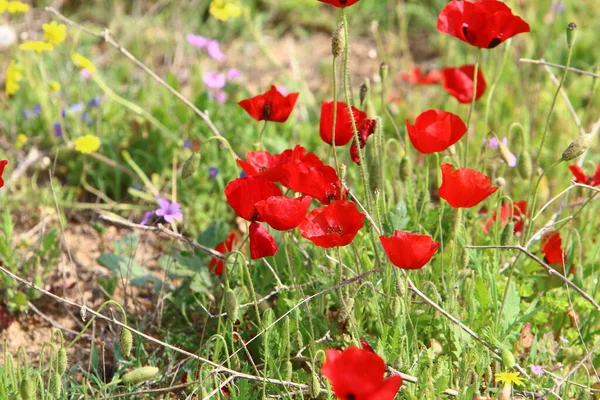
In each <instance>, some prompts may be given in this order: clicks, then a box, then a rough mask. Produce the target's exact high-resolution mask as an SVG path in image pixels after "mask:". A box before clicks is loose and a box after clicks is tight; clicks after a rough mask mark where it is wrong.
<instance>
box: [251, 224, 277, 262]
mask: <svg viewBox="0 0 600 400" xmlns="http://www.w3.org/2000/svg"><path fill="white" fill-rule="evenodd" d="M275 253H277V243H275V239H273V236H272V235H271V234H270V233H269V230H268V229H267V228H265V227H264V226H262V225H261V224H259V223H258V222H252V223H251V224H250V257H251V258H252V259H253V260H256V259H258V258H263V257H269V256H272V255H275Z"/></svg>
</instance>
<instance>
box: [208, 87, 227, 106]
mask: <svg viewBox="0 0 600 400" xmlns="http://www.w3.org/2000/svg"><path fill="white" fill-rule="evenodd" d="M208 98H209V99H211V100H213V99H216V100H217V101H218V102H219V104H223V103H225V101H226V100H227V93H225V92H223V91H222V90H219V91H218V92H216V93H212V92H211V93H208Z"/></svg>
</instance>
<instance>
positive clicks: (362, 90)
mask: <svg viewBox="0 0 600 400" xmlns="http://www.w3.org/2000/svg"><path fill="white" fill-rule="evenodd" d="M368 92H369V86H367V84H366V83H363V84H362V85H360V106H361V107H362V105H363V104H364V103H365V99H366V98H367V93H368Z"/></svg>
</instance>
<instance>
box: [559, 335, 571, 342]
mask: <svg viewBox="0 0 600 400" xmlns="http://www.w3.org/2000/svg"><path fill="white" fill-rule="evenodd" d="M560 341H561V342H563V343H570V342H569V339H567V338H566V337H564V336H561V337H560Z"/></svg>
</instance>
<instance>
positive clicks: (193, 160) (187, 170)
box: [181, 153, 200, 179]
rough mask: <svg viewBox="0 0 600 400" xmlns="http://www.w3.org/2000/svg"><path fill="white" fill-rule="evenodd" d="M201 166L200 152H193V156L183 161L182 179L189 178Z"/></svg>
mask: <svg viewBox="0 0 600 400" xmlns="http://www.w3.org/2000/svg"><path fill="white" fill-rule="evenodd" d="M199 166H200V155H199V154H198V153H192V155H191V156H189V158H188V159H187V160H185V162H184V163H183V168H182V169H181V179H187V178H189V177H190V176H192V175H194V174H195V173H196V171H197V170H198V167H199Z"/></svg>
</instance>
